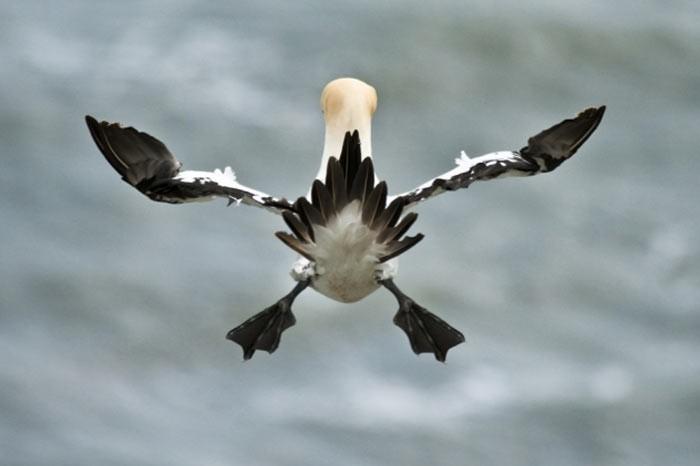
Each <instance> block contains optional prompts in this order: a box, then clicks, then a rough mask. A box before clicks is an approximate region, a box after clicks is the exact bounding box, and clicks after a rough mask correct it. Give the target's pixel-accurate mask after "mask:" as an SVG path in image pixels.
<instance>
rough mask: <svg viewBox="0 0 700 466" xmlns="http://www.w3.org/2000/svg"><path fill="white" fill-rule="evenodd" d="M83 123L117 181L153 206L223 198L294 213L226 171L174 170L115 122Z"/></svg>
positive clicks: (158, 147) (161, 152)
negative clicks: (114, 173) (147, 198)
mask: <svg viewBox="0 0 700 466" xmlns="http://www.w3.org/2000/svg"><path fill="white" fill-rule="evenodd" d="M85 121H86V122H87V126H88V128H89V129H90V134H91V135H92V138H93V139H94V141H95V144H97V148H98V149H100V152H102V155H104V156H105V158H106V159H107V161H108V162H109V163H110V165H112V167H114V169H115V170H116V171H117V172H118V173H119V174H120V175H121V176H122V179H123V180H124V181H126V182H127V183H129V184H130V185H131V186H133V187H135V188H136V189H138V190H139V191H141V192H142V193H143V194H145V195H146V196H148V197H149V198H151V199H153V200H154V201H158V202H168V203H171V204H180V203H183V202H192V201H208V200H211V199H214V198H216V197H223V198H226V199H228V200H229V204H230V203H232V202H236V203H243V204H248V205H252V206H257V207H262V208H265V209H267V210H271V211H273V212H276V213H282V212H283V211H285V210H294V208H293V207H292V205H291V204H290V203H289V202H288V201H287V200H286V199H284V198H275V197H272V196H270V195H268V194H265V193H263V192H260V191H256V190H255V189H252V188H249V187H247V186H243V185H242V184H240V183H238V182H237V181H236V176H235V174H234V173H233V170H231V167H226V168H225V169H224V170H223V171H221V170H219V169H216V170H214V171H213V172H206V171H192V170H186V171H180V168H181V167H182V164H181V163H180V162H179V161H178V160H177V159H176V158H175V157H174V156H173V155H172V154H171V153H170V151H169V150H168V148H167V147H165V145H164V144H163V143H162V142H160V141H159V140H158V139H156V138H154V137H153V136H150V135H149V134H146V133H142V132H140V131H138V130H136V129H134V128H132V127H128V128H123V127H121V126H120V125H119V124H118V123H108V122H106V121H101V122H98V121H97V120H95V119H94V118H93V117H91V116H89V115H88V116H86V117H85Z"/></svg>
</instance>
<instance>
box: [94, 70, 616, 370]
mask: <svg viewBox="0 0 700 466" xmlns="http://www.w3.org/2000/svg"><path fill="white" fill-rule="evenodd" d="M376 108H377V93H376V91H375V89H374V88H373V87H371V86H369V85H368V84H366V83H364V82H362V81H360V80H357V79H352V78H341V79H337V80H334V81H331V82H330V83H328V85H326V87H325V88H324V90H323V92H322V94H321V109H322V110H323V114H324V120H325V138H324V148H323V154H322V160H321V166H320V168H319V171H318V174H317V176H316V179H315V180H314V181H313V183H312V185H311V188H310V189H309V191H308V193H307V195H306V196H302V197H299V198H298V199H297V200H296V201H295V202H293V203H292V202H290V201H288V200H286V199H285V198H279V197H274V196H270V195H268V194H265V193H264V192H261V191H258V190H255V189H252V188H249V187H247V186H245V185H243V184H241V183H239V182H238V180H237V179H236V176H235V174H234V172H233V170H232V169H231V168H230V167H226V168H225V169H224V170H218V169H217V170H214V171H213V172H208V171H191V170H186V171H180V169H181V167H182V164H181V163H180V162H179V161H178V160H177V159H176V158H175V157H174V156H173V155H172V154H171V153H170V151H169V150H168V149H167V148H166V147H165V145H164V144H163V143H162V142H160V141H159V140H157V139H155V138H153V137H152V136H150V135H148V134H146V133H142V132H140V131H138V130H135V129H134V128H131V127H128V128H123V127H121V126H120V125H118V124H113V123H108V122H104V121H103V122H98V121H97V120H95V119H94V118H92V117H90V116H87V117H86V121H87V125H88V128H89V129H90V132H91V134H92V137H93V139H94V141H95V143H96V145H97V147H98V148H99V150H100V151H101V152H102V154H103V155H104V156H105V158H106V159H107V161H108V162H109V163H110V164H111V165H112V166H113V167H114V169H115V170H117V172H118V173H119V174H120V175H121V176H122V179H123V180H124V181H126V182H127V183H129V184H130V185H132V186H133V187H135V188H137V189H138V190H139V191H141V192H142V193H143V194H145V195H147V196H148V197H150V198H151V199H153V200H156V201H160V202H168V203H182V202H190V201H202V200H210V199H213V198H217V197H223V198H225V199H228V200H229V204H230V203H234V202H235V203H236V204H240V203H243V204H247V205H252V206H256V207H261V208H264V209H267V210H269V211H272V212H274V213H277V214H280V215H281V216H282V218H283V220H284V221H285V223H286V224H287V226H288V227H289V229H290V230H291V233H289V232H285V231H278V232H277V233H275V234H276V236H277V237H278V238H279V239H280V240H281V241H282V242H284V243H285V244H286V245H287V246H289V247H290V248H292V249H293V250H295V251H296V252H297V253H299V255H300V257H299V259H298V260H297V261H296V262H295V263H294V265H293V267H292V271H291V275H292V277H293V278H294V279H295V280H296V281H297V284H296V286H295V287H294V289H293V290H292V291H291V292H290V293H289V294H287V295H286V296H284V297H282V298H281V299H280V300H278V301H277V302H276V303H275V304H273V305H272V306H270V307H268V308H266V309H265V310H263V311H262V312H260V313H258V314H256V315H254V316H253V317H251V318H250V319H248V320H246V321H245V322H244V323H243V324H241V325H239V326H238V327H236V328H234V329H232V330H231V331H230V332H229V333H228V335H227V338H229V339H230V340H232V341H234V342H236V343H238V344H240V345H241V346H242V348H243V352H244V358H245V359H249V358H251V357H252V356H253V354H254V353H255V351H256V350H264V351H268V352H273V351H275V350H276V349H277V347H278V345H279V342H280V337H281V334H282V332H283V331H284V330H286V329H287V328H289V327H291V326H292V325H294V323H295V318H294V315H293V314H292V312H291V305H292V303H293V301H294V299H295V298H296V296H298V294H299V293H301V292H302V291H303V290H304V289H305V288H306V287H309V286H310V287H311V288H313V289H315V290H316V291H318V292H319V293H321V294H323V295H325V296H327V297H329V298H331V299H334V300H336V301H339V302H343V303H352V302H356V301H359V300H361V299H363V298H364V297H366V296H367V295H369V294H371V293H372V292H374V291H376V290H377V289H379V288H381V287H384V288H386V289H387V290H389V291H390V292H391V293H392V294H394V296H395V297H396V298H397V301H398V303H399V310H398V312H397V313H396V315H395V316H394V323H395V324H396V325H397V326H399V327H400V328H401V329H402V330H403V331H404V332H405V333H406V335H407V337H408V339H409V343H410V344H411V348H412V349H413V351H414V352H415V353H416V354H419V353H424V352H429V353H433V355H434V356H435V358H436V359H438V360H439V361H444V360H445V358H446V355H447V351H448V350H449V349H450V348H451V347H453V346H455V345H457V344H459V343H462V342H463V341H464V336H463V335H462V333H461V332H459V331H458V330H456V329H454V328H452V327H451V326H450V325H449V324H447V323H446V322H445V321H443V320H442V319H440V318H439V317H437V316H436V315H434V314H432V313H431V312H429V311H427V310H426V309H425V308H423V307H422V306H420V305H419V304H417V303H416V302H415V301H414V300H413V299H411V298H409V297H408V296H407V295H405V294H404V293H403V292H402V291H401V290H400V289H399V288H398V287H397V286H396V284H395V283H394V278H395V277H396V273H397V271H398V263H397V257H398V256H399V255H400V254H402V253H404V252H405V251H407V250H408V249H410V248H411V247H413V246H415V245H416V244H417V243H418V242H419V241H420V240H422V239H423V235H422V234H420V233H419V234H416V235H414V236H408V235H406V233H407V232H408V230H409V229H410V228H411V226H412V225H413V224H414V222H415V221H416V219H417V217H418V215H417V214H416V213H415V212H409V213H405V212H407V211H409V210H412V209H413V208H414V207H415V206H416V205H417V204H418V203H421V202H423V201H425V200H427V199H429V198H431V197H434V196H436V195H438V194H441V193H443V192H446V191H454V190H457V189H461V188H466V187H468V186H469V185H470V184H471V183H472V182H474V181H479V180H490V179H495V178H501V177H506V176H531V175H535V174H538V173H545V172H549V171H552V170H554V169H555V168H557V167H558V166H559V165H560V164H561V163H562V162H563V161H564V160H566V159H568V158H569V157H571V156H572V155H573V154H574V153H575V152H576V151H577V150H578V148H579V147H580V146H581V144H583V143H584V142H585V141H586V140H587V139H588V137H589V136H590V135H591V134H592V133H593V131H594V130H595V129H596V127H597V126H598V124H599V123H600V121H601V119H602V117H603V113H604V111H605V107H598V108H589V109H586V110H584V111H583V112H581V113H580V114H579V115H578V116H576V117H575V118H573V119H568V120H564V121H562V122H561V123H559V124H557V125H555V126H553V127H551V128H549V129H547V130H544V131H542V132H540V133H538V134H537V135H536V136H533V137H532V138H530V139H529V140H528V144H527V146H525V147H523V148H522V149H520V150H519V151H500V152H493V153H490V154H486V155H483V156H480V157H475V158H469V157H467V156H466V154H464V152H462V155H461V157H460V158H457V159H456V161H455V162H456V167H455V168H453V169H451V170H449V171H447V172H445V173H443V174H441V175H439V176H437V177H435V178H433V179H430V180H428V181H427V182H425V183H423V184H421V185H420V186H418V187H417V188H415V189H413V190H411V191H408V192H405V193H402V194H398V195H394V196H389V195H388V188H387V184H386V182H384V181H381V180H380V179H379V178H378V177H377V176H376V173H375V171H374V166H373V160H372V139H371V131H372V116H373V114H374V112H375V110H376ZM404 213H405V214H404Z"/></svg>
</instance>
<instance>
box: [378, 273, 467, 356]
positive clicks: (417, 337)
mask: <svg viewBox="0 0 700 466" xmlns="http://www.w3.org/2000/svg"><path fill="white" fill-rule="evenodd" d="M379 283H380V284H382V285H383V286H384V287H385V288H386V289H388V290H389V291H391V292H392V294H393V295H394V296H396V299H397V300H398V302H399V310H398V312H397V313H396V315H395V316H394V323H395V324H396V325H397V326H398V327H400V328H401V330H403V331H404V332H405V333H406V335H407V336H408V341H409V342H410V343H411V349H413V352H414V353H416V354H420V353H433V354H434V355H435V359H437V360H438V361H442V362H445V358H446V357H447V351H448V350H449V349H450V348H452V347H453V346H456V345H459V344H460V343H463V342H464V335H462V332H460V331H459V330H457V329H454V328H452V327H451V326H450V325H449V324H448V323H447V322H445V321H444V320H442V319H441V318H439V317H438V316H436V315H435V314H433V313H432V312H430V311H428V310H427V309H425V308H424V307H422V306H420V305H418V304H417V303H416V302H415V301H413V300H412V299H411V298H409V297H408V296H406V295H405V294H403V292H402V291H401V290H399V288H398V287H397V286H396V284H395V283H394V281H393V280H392V279H390V278H389V279H386V280H382V281H380V282H379Z"/></svg>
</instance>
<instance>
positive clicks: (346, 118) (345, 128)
mask: <svg viewBox="0 0 700 466" xmlns="http://www.w3.org/2000/svg"><path fill="white" fill-rule="evenodd" d="M355 130H357V131H358V132H359V134H360V144H362V158H363V159H364V158H365V157H371V156H372V116H371V115H368V114H367V113H366V112H346V113H345V114H343V115H338V116H336V117H335V118H333V119H326V136H325V140H324V144H323V158H322V160H321V167H320V168H319V170H318V175H316V178H317V179H319V180H324V179H325V177H326V166H327V165H328V160H329V159H330V158H331V157H340V152H341V150H342V148H343V140H344V139H345V133H347V132H350V133H352V132H353V131H355Z"/></svg>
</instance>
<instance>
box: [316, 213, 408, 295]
mask: <svg viewBox="0 0 700 466" xmlns="http://www.w3.org/2000/svg"><path fill="white" fill-rule="evenodd" d="M361 215H362V214H361V211H360V209H359V202H357V201H355V202H352V203H351V204H350V205H348V206H347V207H346V208H345V209H343V211H342V212H341V213H340V214H339V215H338V216H337V217H336V218H335V219H334V220H333V221H332V222H330V223H329V224H328V225H327V226H326V227H319V226H316V227H314V235H315V242H314V243H315V247H314V248H313V251H312V254H313V257H314V258H315V259H316V260H315V267H314V275H313V278H312V280H311V287H313V288H314V289H315V290H316V291H318V292H319V293H321V294H323V295H325V296H328V297H329V298H331V299H334V300H336V301H340V302H344V303H351V302H355V301H359V300H360V299H362V298H364V297H365V296H367V295H369V294H370V293H372V292H373V291H375V290H376V289H377V288H379V286H380V285H379V283H377V277H378V273H380V274H381V271H383V270H384V269H386V268H387V264H379V262H378V257H379V256H380V255H381V253H382V252H383V248H384V246H383V245H380V244H377V243H376V242H375V239H376V237H377V235H376V233H375V232H374V231H372V230H370V229H369V227H367V226H366V225H364V224H363V223H362V218H361ZM394 268H395V266H394Z"/></svg>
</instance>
